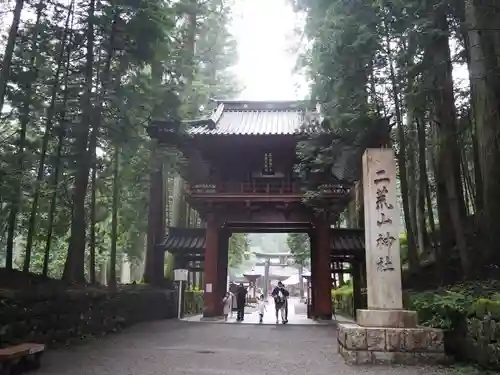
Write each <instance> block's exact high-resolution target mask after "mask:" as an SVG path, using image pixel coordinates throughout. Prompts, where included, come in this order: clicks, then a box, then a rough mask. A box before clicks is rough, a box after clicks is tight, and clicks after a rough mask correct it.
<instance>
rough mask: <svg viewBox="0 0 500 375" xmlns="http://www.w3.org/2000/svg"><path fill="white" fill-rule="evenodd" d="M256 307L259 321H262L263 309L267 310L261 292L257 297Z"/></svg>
mask: <svg viewBox="0 0 500 375" xmlns="http://www.w3.org/2000/svg"><path fill="white" fill-rule="evenodd" d="M257 308H258V310H259V323H262V322H263V320H264V311H267V308H266V303H265V302H264V295H263V294H262V295H261V296H260V297H259V301H258V305H257Z"/></svg>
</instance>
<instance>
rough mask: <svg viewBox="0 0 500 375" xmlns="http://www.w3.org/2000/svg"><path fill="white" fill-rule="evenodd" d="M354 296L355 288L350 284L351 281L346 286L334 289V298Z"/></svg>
mask: <svg viewBox="0 0 500 375" xmlns="http://www.w3.org/2000/svg"><path fill="white" fill-rule="evenodd" d="M352 295H353V286H352V284H351V283H350V280H349V282H347V283H345V284H344V285H342V286H340V287H338V288H335V289H332V296H352Z"/></svg>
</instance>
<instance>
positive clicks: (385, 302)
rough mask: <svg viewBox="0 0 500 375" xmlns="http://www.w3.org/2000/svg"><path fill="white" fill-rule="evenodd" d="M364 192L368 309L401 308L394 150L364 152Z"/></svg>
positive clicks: (398, 223) (398, 227)
mask: <svg viewBox="0 0 500 375" xmlns="http://www.w3.org/2000/svg"><path fill="white" fill-rule="evenodd" d="M363 193H364V212H365V246H366V268H367V279H368V308H384V309H387V308H402V291H401V258H400V253H399V234H400V230H401V227H400V212H399V208H398V205H397V201H396V162H395V156H394V153H393V151H392V149H367V150H366V151H365V153H364V155H363Z"/></svg>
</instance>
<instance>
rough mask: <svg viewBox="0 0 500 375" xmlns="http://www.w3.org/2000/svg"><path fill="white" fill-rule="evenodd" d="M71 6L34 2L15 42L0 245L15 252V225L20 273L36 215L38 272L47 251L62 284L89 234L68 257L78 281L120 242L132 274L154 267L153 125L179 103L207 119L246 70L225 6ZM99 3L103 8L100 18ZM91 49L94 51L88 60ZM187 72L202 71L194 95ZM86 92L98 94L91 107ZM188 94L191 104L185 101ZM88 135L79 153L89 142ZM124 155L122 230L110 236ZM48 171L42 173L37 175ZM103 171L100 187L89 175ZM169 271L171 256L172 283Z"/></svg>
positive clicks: (170, 158) (214, 2)
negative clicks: (189, 37) (190, 39)
mask: <svg viewBox="0 0 500 375" xmlns="http://www.w3.org/2000/svg"><path fill="white" fill-rule="evenodd" d="M70 3H71V6H69V7H68V5H69V4H68V2H60V1H54V2H49V3H43V6H42V7H38V6H37V5H36V4H35V3H28V2H25V9H24V10H23V18H22V20H21V23H20V27H19V31H18V33H17V38H16V40H14V42H15V48H14V54H13V58H12V61H11V63H12V64H11V65H12V69H11V71H10V75H9V77H7V81H8V89H7V94H6V98H5V99H6V101H5V103H6V104H8V106H9V110H8V111H4V112H3V113H2V114H3V116H2V118H1V119H0V129H1V130H2V139H1V140H0V155H1V156H2V157H1V158H0V160H1V161H0V176H1V181H2V183H1V185H0V208H1V209H0V219H1V220H0V222H1V223H2V226H1V227H0V245H1V246H2V248H3V249H5V247H6V240H7V234H8V229H9V227H10V228H12V229H13V232H14V240H15V246H14V247H15V257H14V258H15V259H14V266H15V267H20V266H21V265H22V263H23V258H24V257H25V255H24V254H25V247H26V246H27V245H26V244H27V242H28V241H27V237H28V227H29V226H30V224H29V223H30V220H31V219H32V218H34V219H35V224H34V228H35V230H34V234H33V237H32V240H33V241H32V246H31V248H32V252H31V262H30V265H31V267H30V270H31V271H32V272H36V273H41V272H42V269H43V263H44V262H43V261H44V257H45V250H46V248H48V258H49V266H48V276H50V277H56V278H60V277H61V275H62V273H63V268H64V265H65V262H66V259H67V256H68V239H69V238H70V236H71V235H72V233H73V232H75V231H79V233H80V235H79V240H78V241H77V242H76V243H77V244H78V246H73V247H75V249H73V248H70V251H71V252H72V253H73V254H75V253H77V258H78V260H79V261H78V263H79V264H78V265H77V267H76V268H78V273H79V274H81V272H80V271H81V269H83V268H85V275H86V277H87V279H88V276H89V274H90V272H89V270H90V254H91V250H95V254H96V257H95V258H96V264H97V265H98V268H101V266H102V268H103V269H104V268H105V267H107V265H108V266H109V264H110V263H111V264H112V262H110V261H114V260H110V259H109V257H110V252H109V249H110V247H111V244H112V242H115V243H116V248H117V259H122V258H123V257H124V256H125V255H126V257H127V259H128V260H129V261H130V262H132V263H133V264H134V266H138V265H139V264H140V263H141V262H143V261H144V251H145V245H146V232H147V217H148V204H149V202H148V199H149V185H150V183H149V182H150V181H149V177H150V174H149V171H150V169H151V165H150V163H151V150H152V149H154V148H155V144H154V142H152V141H151V139H150V137H149V135H148V133H147V127H148V125H149V123H150V122H151V119H153V118H158V117H160V118H163V117H165V116H172V117H179V115H180V114H181V109H182V108H181V105H182V106H186V105H188V106H189V105H190V106H192V107H195V108H196V114H198V112H199V111H198V108H200V107H201V106H205V107H207V109H208V101H209V100H208V99H209V98H210V97H213V96H220V97H225V96H230V95H232V94H233V93H236V92H237V91H238V90H239V89H238V85H237V83H236V81H235V79H234V76H233V75H232V74H230V72H229V71H228V68H229V67H230V66H231V65H233V64H234V63H235V61H236V53H235V52H236V47H235V43H234V40H232V37H231V35H230V33H229V31H228V24H229V22H230V18H231V17H230V8H229V3H228V2H227V1H225V0H209V1H201V0H200V1H197V0H194V1H193V0H181V1H176V2H164V1H157V0H153V1H128V0H120V1H118V2H109V1H101V2H97V3H96V2H93V1H92V2H91V1H88V2H80V1H75V2H70ZM40 4H41V3H40ZM90 4H96V6H95V9H93V10H92V7H91V6H90ZM193 4H194V5H195V7H196V9H197V10H196V19H195V21H196V22H195V25H194V26H195V28H194V39H195V42H196V46H193V49H192V50H191V51H189V50H188V49H187V48H186V45H185V37H186V31H187V25H188V22H186V20H187V19H188V18H189V13H190V12H189V11H188V9H187V6H190V5H193ZM92 13H93V14H92ZM26 14H32V15H34V16H35V17H32V16H29V17H26V16H25V15H26ZM91 14H92V15H91ZM89 43H91V44H92V45H91V46H90V48H89V50H87V48H88V46H89ZM194 47H196V48H194ZM87 52H92V54H93V56H89V57H90V58H89V59H87ZM190 54H191V55H192V56H190V58H185V57H186V55H190ZM193 54H194V55H193ZM189 71H192V72H194V73H195V74H194V79H193V81H192V82H190V84H192V87H190V90H186V87H185V86H186V84H187V80H186V79H185V78H186V75H188V74H187V72H189ZM87 83H90V85H91V86H92V87H90V90H88V91H90V97H89V98H88V100H89V101H90V102H89V103H87V98H86V97H85V92H86V89H87V86H86V85H87ZM186 91H189V95H183V94H184V93H185V92H186ZM5 109H6V108H4V110H5ZM94 131H95V133H94ZM22 134H25V137H21V135H22ZM94 134H95V142H94V141H93V140H92V136H93V135H94ZM82 136H83V137H82ZM87 136H89V137H88V139H87V140H86V144H84V146H83V147H81V145H80V143H79V142H80V141H82V140H85V139H83V138H85V137H87ZM45 143H46V144H45ZM116 150H118V152H117V154H116V155H117V159H119V160H120V163H119V165H118V170H119V174H118V181H119V189H118V194H119V196H118V197H115V198H118V199H115V201H118V207H117V212H118V230H117V235H116V236H114V237H115V238H112V234H111V212H112V210H111V205H112V201H113V199H112V198H113V160H114V155H115V151H116ZM159 154H160V158H161V160H162V161H163V162H164V164H165V169H166V170H167V171H170V170H173V169H174V167H175V166H177V164H178V152H176V151H175V150H171V149H166V148H164V149H161V150H159ZM40 164H41V167H40ZM39 168H41V171H42V173H41V175H40V176H37V171H38V169H39ZM93 171H95V183H92V181H91V178H90V176H91V175H92V173H93ZM81 176H83V178H80V177H81ZM85 180H86V181H85ZM78 184H80V186H79V187H77V185H78ZM85 189H86V190H87V192H86V194H80V197H79V199H80V202H81V200H82V196H83V200H84V210H83V212H81V211H78V212H77V211H75V210H74V206H75V202H76V201H77V198H78V197H77V196H76V195H77V194H76V192H77V191H80V192H81V191H83V192H85ZM93 193H94V195H95V204H94V200H93V197H92V195H93ZM35 196H36V197H37V198H36V199H35ZM17 200H19V203H18V204H17V206H18V207H16V204H15V203H16V201H17ZM153 204H154V203H153ZM52 206H53V207H55V210H54V212H53V215H52V214H51V213H50V211H51V207H52ZM91 207H94V208H95V217H94V218H92V217H91ZM11 213H14V217H13V219H12V215H10V214H11ZM9 215H10V216H9ZM75 215H76V216H78V217H76V216H75ZM93 221H95V223H93ZM83 229H85V233H82V231H83ZM49 233H50V234H51V239H50V240H48V236H49ZM76 247H79V248H78V249H76ZM83 252H84V254H82V253H83ZM236 253H238V251H236ZM0 259H5V255H4V254H0ZM80 259H82V260H83V263H82V264H80ZM168 262H169V259H168V258H167V265H166V268H167V274H168V273H169V271H168V268H169V266H168ZM106 264H107V265H106ZM136 268H137V267H136ZM73 271H74V270H73ZM78 278H79V277H78ZM78 281H82V280H80V278H79V280H78Z"/></svg>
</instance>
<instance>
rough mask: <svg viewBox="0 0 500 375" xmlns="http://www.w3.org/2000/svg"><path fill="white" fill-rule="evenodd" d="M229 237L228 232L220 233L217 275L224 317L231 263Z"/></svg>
mask: <svg viewBox="0 0 500 375" xmlns="http://www.w3.org/2000/svg"><path fill="white" fill-rule="evenodd" d="M229 237H230V233H228V232H227V231H221V232H220V233H219V254H218V255H219V259H218V265H217V274H218V277H219V278H218V295H219V297H218V298H219V301H221V303H220V304H219V307H220V316H222V315H223V311H222V299H223V298H224V295H225V294H226V292H227V290H226V289H227V267H228V265H229V264H228V263H229V253H228V250H229Z"/></svg>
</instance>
